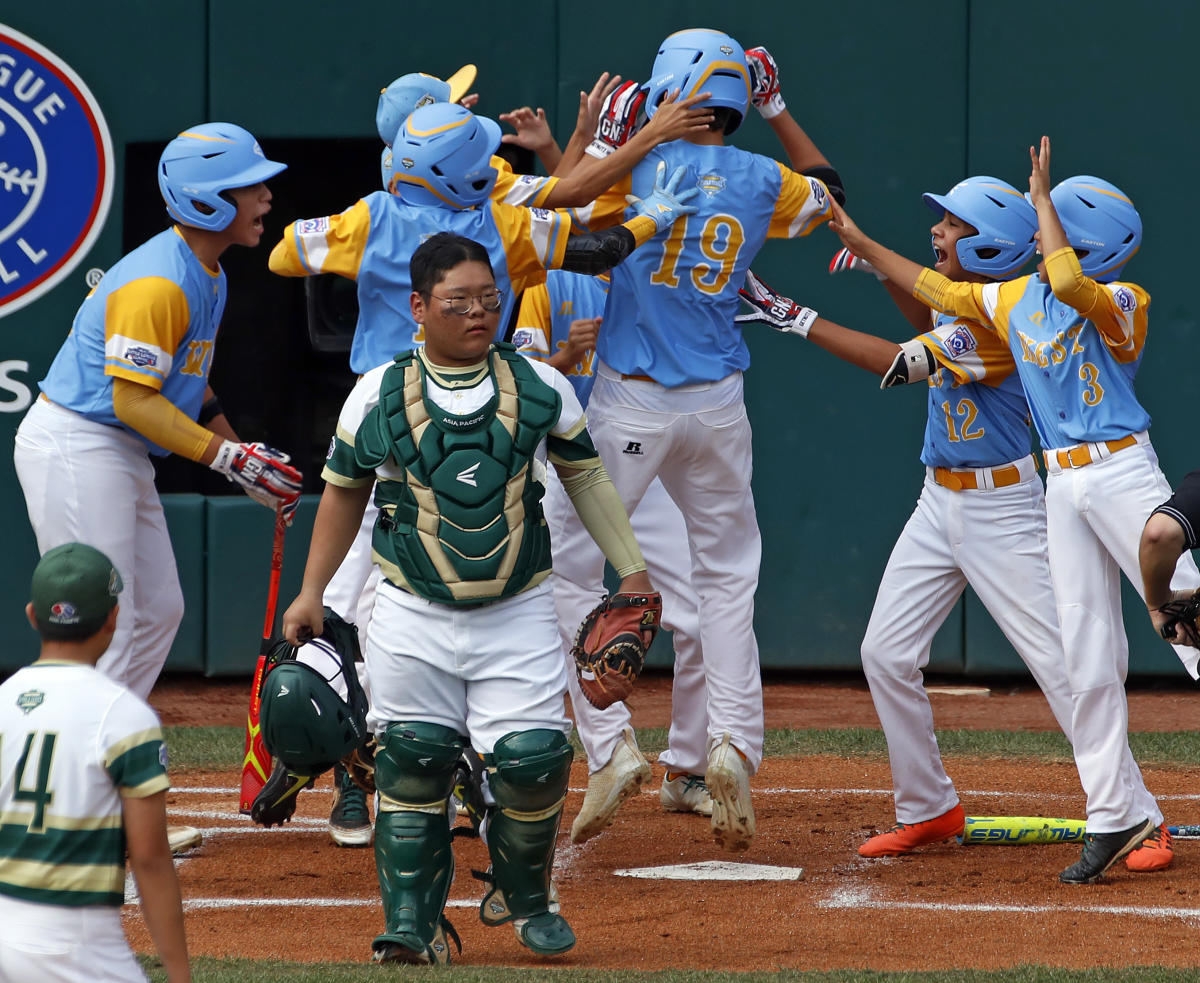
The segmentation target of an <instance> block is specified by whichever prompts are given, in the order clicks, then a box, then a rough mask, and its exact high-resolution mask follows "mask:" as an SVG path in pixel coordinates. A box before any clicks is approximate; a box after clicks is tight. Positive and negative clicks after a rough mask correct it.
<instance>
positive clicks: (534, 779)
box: [486, 729, 575, 820]
mask: <svg viewBox="0 0 1200 983" xmlns="http://www.w3.org/2000/svg"><path fill="white" fill-rule="evenodd" d="M574 755H575V752H574V751H572V750H571V745H570V744H569V743H568V741H567V737H566V735H565V734H563V733H562V731H558V730H549V729H539V730H521V731H513V732H511V733H508V734H505V735H504V736H503V737H502V738H500V740H498V741H497V742H496V745H495V747H494V748H493V749H492V753H491V754H490V755H488V756H486V757H487V759H488V765H489V767H488V786H489V787H490V789H491V792H492V796H493V797H494V798H495V800H496V805H497V807H498V808H499V809H500V810H501V811H502V812H504V813H505V814H507V815H509V816H512V817H513V818H514V819H526V820H530V819H540V818H543V817H544V816H547V815H550V814H552V813H554V812H557V811H558V809H560V808H561V807H562V803H563V800H564V798H565V797H566V794H567V783H568V780H569V779H570V776H571V759H572V758H573V757H574Z"/></svg>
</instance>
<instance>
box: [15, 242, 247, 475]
mask: <svg viewBox="0 0 1200 983" xmlns="http://www.w3.org/2000/svg"><path fill="white" fill-rule="evenodd" d="M224 311H225V272H224V271H223V270H221V269H219V268H218V269H216V270H210V269H208V268H207V267H206V266H205V265H204V264H203V263H201V262H200V260H199V259H198V258H197V257H196V254H195V253H193V252H192V250H191V248H190V247H189V246H188V244H187V243H186V242H184V240H183V237H182V236H181V235H180V234H179V232H178V231H177V230H176V229H175V228H174V227H172V228H170V229H167V230H165V231H163V232H160V233H159V234H158V235H156V236H155V237H154V238H152V239H148V240H147V241H146V242H144V243H142V245H140V246H138V248H137V249H135V250H134V251H133V252H131V253H129V254H128V255H127V256H125V257H123V258H122V259H121V260H120V261H119V262H118V263H116V264H114V265H113V267H112V269H110V270H109V271H108V272H107V273H105V274H104V277H103V278H102V279H101V280H100V282H99V283H98V284H97V285H96V287H95V289H93V290H92V292H91V293H90V294H88V295H87V298H86V299H85V300H84V302H83V304H81V305H80V307H79V311H78V313H76V315H75V323H74V324H73V325H72V326H71V333H70V334H69V335H67V340H66V341H64V342H63V346H62V348H60V349H59V350H58V354H57V355H56V356H55V358H54V362H53V363H52V364H51V365H50V371H49V372H48V373H47V374H46V378H45V379H43V380H42V381H41V383H40V384H39V385H40V386H41V390H42V392H44V393H45V394H46V397H47V398H48V399H51V400H53V401H54V402H56V403H57V404H58V405H59V406H65V407H66V408H67V409H69V410H74V411H75V412H76V413H78V414H79V415H80V416H84V417H86V418H87V419H89V420H95V421H96V422H97V423H104V424H107V425H108V426H110V427H120V428H121V429H123V430H125V431H127V432H128V433H131V434H133V435H134V436H135V437H137V438H138V439H139V440H141V441H143V442H144V443H145V444H146V445H147V447H148V448H149V450H150V453H152V454H156V455H160V456H161V455H165V454H168V453H170V452H169V451H167V450H166V449H165V448H162V447H159V446H158V445H157V444H153V443H151V442H150V441H149V440H146V438H145V437H143V436H142V435H141V434H140V433H138V432H137V431H136V430H132V429H130V428H129V427H127V426H125V424H124V423H122V422H121V421H120V420H118V419H117V415H116V413H115V412H114V411H113V399H112V385H113V377H114V376H117V377H120V378H122V379H128V380H130V381H131V382H137V383H140V384H141V385H143V386H149V387H150V388H151V389H155V390H157V391H159V392H161V393H162V394H163V396H165V397H166V398H167V399H168V400H170V401H171V402H172V403H174V404H175V406H176V407H177V408H178V409H179V410H180V411H181V412H183V413H185V414H187V415H188V416H190V417H191V418H192V419H193V420H194V419H196V416H197V415H198V414H199V412H200V406H201V404H202V403H203V402H204V390H205V389H206V388H207V386H208V373H209V369H210V368H211V367H212V354H213V345H214V344H215V342H216V338H217V328H218V327H219V326H220V324H221V315H222V314H223V313H224Z"/></svg>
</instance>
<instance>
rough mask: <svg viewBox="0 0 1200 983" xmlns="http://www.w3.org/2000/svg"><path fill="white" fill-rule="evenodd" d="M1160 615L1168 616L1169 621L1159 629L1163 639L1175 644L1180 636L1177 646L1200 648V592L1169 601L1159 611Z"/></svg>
mask: <svg viewBox="0 0 1200 983" xmlns="http://www.w3.org/2000/svg"><path fill="white" fill-rule="evenodd" d="M1158 613H1159V614H1165V615H1166V616H1167V620H1166V621H1164V622H1163V624H1162V626H1161V627H1160V628H1159V633H1160V634H1161V635H1162V637H1163V638H1165V639H1166V640H1167V641H1168V642H1174V641H1175V638H1176V636H1177V635H1178V638H1179V640H1178V642H1176V644H1180V643H1182V644H1183V645H1190V646H1191V647H1192V648H1200V623H1197V619H1200V590H1197V591H1195V592H1193V593H1192V594H1191V595H1189V596H1188V597H1182V598H1176V599H1175V600H1173V601H1167V603H1166V604H1164V605H1163V606H1162V607H1160V608H1159V609H1158Z"/></svg>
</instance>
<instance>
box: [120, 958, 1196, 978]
mask: <svg viewBox="0 0 1200 983" xmlns="http://www.w3.org/2000/svg"><path fill="white" fill-rule="evenodd" d="M143 966H144V967H145V968H146V971H147V972H148V974H149V976H150V979H151V980H152V981H154V983H161V981H163V980H165V979H166V975H165V974H164V973H163V972H162V970H161V969H156V968H155V967H154V965H153V963H151V962H150V961H148V960H143ZM449 972H451V973H453V980H454V983H535V981H536V983H613V981H620V983H1076V981H1078V983H1134V981H1136V983H1191V981H1193V980H1195V978H1196V971H1195V970H1189V969H1162V968H1157V967H1142V966H1139V967H1136V968H1132V969H1095V970H1066V969H1049V968H1046V967H1040V966H1021V967H1017V968H1016V969H1010V970H994V971H990V972H985V971H982V970H966V969H964V970H946V971H941V972H930V973H914V972H903V973H876V972H872V971H869V970H867V971H863V970H844V971H839V972H799V971H795V970H784V971H780V972H777V973H762V972H758V973H720V972H699V971H686V970H663V971H661V972H657V973H639V972H625V973H616V972H611V971H610V972H604V971H599V970H583V969H579V970H571V969H551V968H546V969H541V968H539V969H503V968H498V967H492V966H462V965H455V966H453V967H452V968H451V969H450V970H449ZM430 974H438V976H439V978H440V977H441V971H439V970H436V969H430V968H429V967H421V966H389V967H387V968H386V969H385V968H381V967H378V966H371V965H369V964H366V963H322V964H320V965H313V964H306V963H269V964H268V963H261V962H253V961H251V960H248V959H210V958H203V959H196V960H194V961H193V965H192V979H193V980H194V981H195V983H262V981H264V980H270V981H272V983H359V981H363V980H371V981H375V983H379V981H380V980H381V979H383V978H384V977H386V978H387V979H389V980H393V979H394V980H428V979H430ZM450 978H451V977H449V976H446V977H445V979H450Z"/></svg>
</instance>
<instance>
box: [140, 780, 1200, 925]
mask: <svg viewBox="0 0 1200 983" xmlns="http://www.w3.org/2000/svg"><path fill="white" fill-rule="evenodd" d="M171 791H172V792H173V793H176V794H180V795H234V796H236V795H237V794H238V793H239V791H240V790H239V789H236V788H207V787H199V786H177V787H173V788H172V789H171ZM318 791H323V790H318ZM571 791H573V792H583V791H585V789H583V788H577V789H571ZM754 792H755V794H760V793H761V794H766V795H811V794H814V793H820V794H830V795H862V796H880V797H889V798H890V797H891V795H892V790H891V789H890V788H834V789H828V788H769V789H755V790H754ZM642 794H650V795H657V794H658V792H657V790H656V789H654V790H643V793H642ZM1077 794H1078V793H1042V792H1023V791H1010V792H997V791H993V790H963V791H962V792H961V795H962V796H963V797H966V798H977V797H984V796H1011V797H1013V798H1029V799H1054V798H1072V797H1074V796H1075V795H1077ZM1157 798H1158V799H1159V800H1175V801H1194V800H1196V799H1200V795H1192V794H1167V795H1159V796H1157ZM169 811H170V813H171V815H172V816H173V817H187V818H195V819H217V820H222V819H224V820H229V819H233V820H235V821H238V822H239V823H242V822H244V825H236V826H205V827H202V829H203V832H204V834H205V836H229V835H232V836H239V835H246V834H255V835H258V834H262V833H269V832H272V831H271V830H268V829H265V828H263V827H261V826H257V825H255V824H253V823H251V821H250V820H249V818H248V817H244V816H241V815H240V814H239V813H235V812H227V811H223V810H215V809H209V810H203V809H196V810H182V809H175V808H172V809H171V810H169ZM276 828H277V829H278V828H281V827H276ZM282 829H285V830H287V829H291V830H292V831H294V832H297V833H306V834H311V833H316V834H325V833H326V832H327V824H326V821H325V820H324V819H308V818H304V817H299V818H296V819H293V820H292V821H291V822H290V823H288V824H287V825H286V826H284V827H282ZM583 852H585V847H584V846H582V845H581V846H575V845H574V844H565V845H564V848H562V849H560V850H559V861H560V862H563V861H565V862H566V865H567V866H572V865H573V863H574V862H575V861H576V860H577V859H578V857H579V855H580V854H581V853H583ZM176 859H177V862H179V861H185V860H186V856H185V857H182V858H176ZM126 899H127V901H128V904H127V905H126V914H127V915H132V913H133V907H132V906H134V905H136V903H137V892H136V890H135V888H134V885H133V879H132V877H129V878H127V884H126ZM446 905H447V907H450V908H475V907H478V905H479V901H476V900H470V899H451V900H449V901H447V902H446ZM815 905H816V907H817V908H819V909H825V910H844V909H849V908H853V909H857V910H862V909H864V908H872V909H878V910H889V909H890V910H905V911H929V912H950V913H963V914H1009V915H1036V916H1045V915H1061V914H1062V913H1064V912H1071V913H1076V914H1097V915H1118V916H1121V917H1127V918H1129V917H1142V918H1148V919H1157V920H1162V919H1177V920H1181V921H1187V922H1195V923H1197V924H1198V925H1200V908H1171V907H1165V906H1153V907H1150V906H1142V905H1094V904H1093V905H1087V904H1079V905H1070V904H1055V905H1019V904H982V903H978V902H976V903H971V904H951V903H935V902H919V901H891V900H875V899H873V898H872V897H871V896H870V893H869V892H867V891H865V890H854V889H850V890H847V889H845V888H840V889H838V890H836V891H834V892H833V894H832V895H830V896H829V897H827V898H821V899H818V900H817V901H816V902H815ZM183 907H184V910H185V911H217V910H230V909H238V908H376V909H378V908H381V907H382V904H381V902H380V900H379V899H378V898H188V899H185V900H184V903H183Z"/></svg>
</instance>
